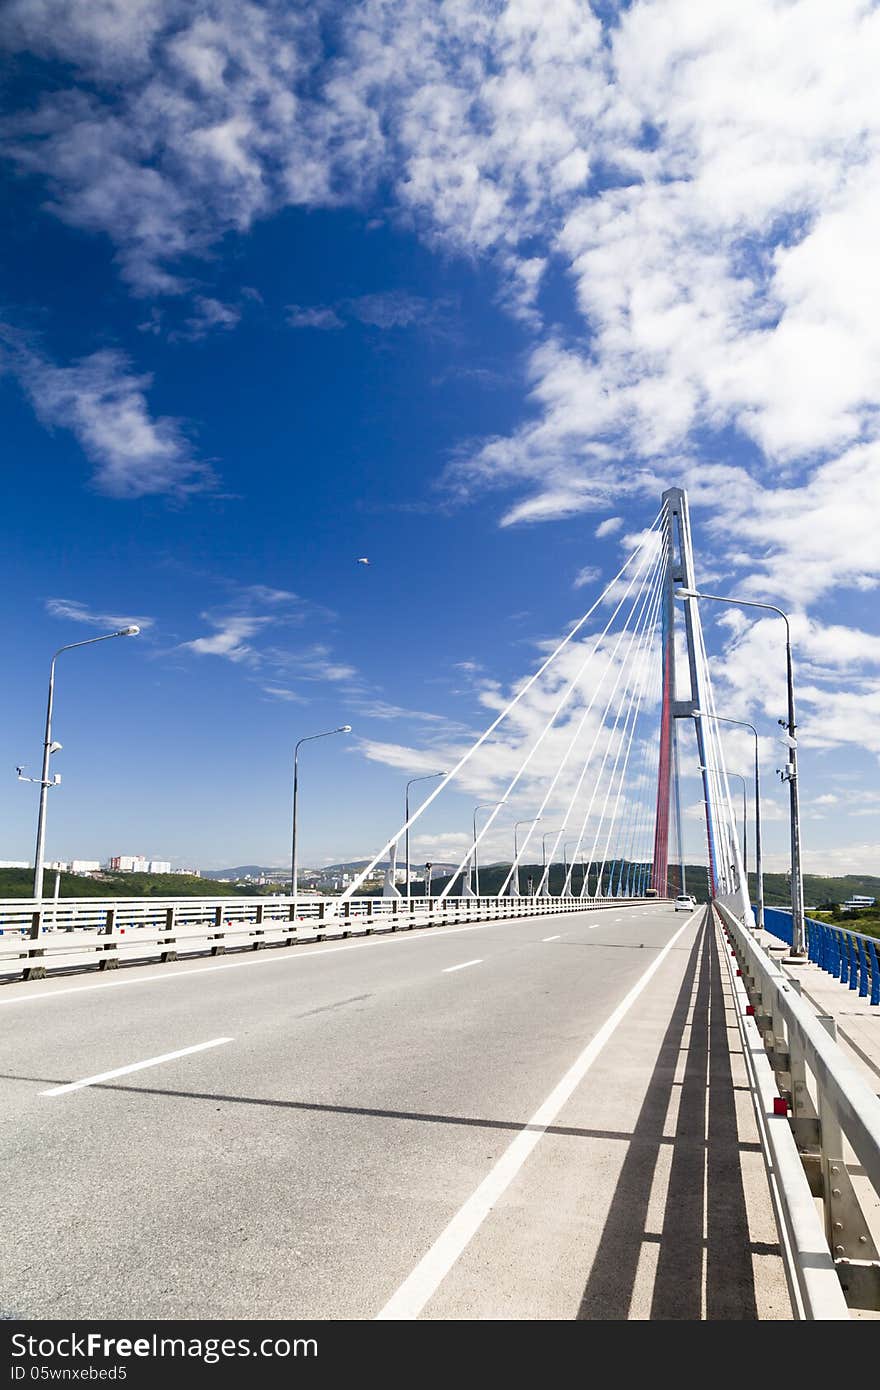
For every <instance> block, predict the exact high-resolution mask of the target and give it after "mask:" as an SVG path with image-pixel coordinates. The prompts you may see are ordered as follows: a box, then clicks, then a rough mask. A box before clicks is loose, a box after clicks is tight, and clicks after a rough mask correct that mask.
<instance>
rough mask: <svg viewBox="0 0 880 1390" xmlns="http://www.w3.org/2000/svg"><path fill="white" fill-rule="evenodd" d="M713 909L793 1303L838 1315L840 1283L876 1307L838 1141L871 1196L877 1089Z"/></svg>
mask: <svg viewBox="0 0 880 1390" xmlns="http://www.w3.org/2000/svg"><path fill="white" fill-rule="evenodd" d="M715 907H716V910H717V911H718V914H719V916H720V918H721V921H722V923H723V926H724V928H725V930H726V932H727V934H728V937H729V940H730V942H731V944H732V946H733V949H734V951H735V957H736V959H735V961H733V960H732V959H731V958H730V957H729V958H728V960H729V963H730V964H731V965H733V964H735V965H737V966H738V970H739V973H738V974H737V975H736V976H734V977H733V983H734V993H735V995H736V996H739V998H738V1002H739V1004H740V1006H741V1008H740V1013H741V1031H742V1033H743V1042H744V1050H745V1055H746V1062H747V1065H748V1066H749V1068H750V1073H751V1079H752V1086H753V1095H754V1097H755V1109H756V1114H757V1115H758V1122H759V1127H760V1129H761V1133H762V1139H763V1140H764V1145H765V1160H766V1161H767V1163H768V1168H769V1170H770V1175H771V1188H772V1189H773V1190H774V1200H775V1201H777V1212H778V1216H779V1218H780V1221H779V1224H780V1234H781V1235H782V1236H783V1245H784V1246H786V1245H787V1247H788V1249H789V1252H790V1255H791V1265H790V1282H791V1281H792V1280H793V1282H794V1284H795V1286H796V1287H795V1289H794V1291H793V1292H794V1293H795V1295H796V1300H795V1303H796V1307H798V1306H800V1307H801V1308H802V1310H803V1311H802V1313H801V1315H802V1316H804V1317H808V1318H836V1317H842V1316H844V1315H845V1313H844V1312H842V1311H841V1305H842V1300H841V1290H842V1294H843V1296H844V1298H845V1303H846V1304H848V1305H849V1306H850V1307H855V1308H867V1309H875V1310H876V1309H878V1308H880V1258H878V1251H877V1248H876V1245H875V1242H874V1236H873V1235H872V1232H871V1230H870V1229H869V1227H868V1224H867V1222H866V1221H865V1217H864V1214H863V1212H862V1207H861V1204H860V1202H859V1200H858V1196H857V1194H856V1191H855V1189H854V1187H853V1183H852V1180H851V1177H850V1174H849V1170H848V1168H847V1154H846V1152H845V1149H846V1145H847V1144H848V1145H849V1147H850V1149H851V1150H852V1153H853V1154H854V1155H855V1159H856V1161H857V1163H858V1164H859V1165H860V1166H861V1169H862V1172H863V1175H864V1177H865V1178H866V1179H867V1181H868V1182H869V1183H870V1185H871V1186H872V1187H873V1189H874V1194H875V1195H876V1196H880V1098H878V1097H877V1096H876V1095H875V1094H874V1092H873V1091H872V1090H871V1087H870V1086H869V1085H868V1084H867V1083H866V1082H865V1081H864V1080H863V1079H862V1077H861V1075H860V1074H859V1072H857V1071H856V1069H855V1067H854V1066H853V1065H852V1064H851V1063H850V1062H849V1061H848V1059H847V1058H846V1057H845V1055H844V1054H843V1052H842V1051H841V1049H840V1047H839V1046H838V1045H837V1043H836V1042H835V1040H834V1039H835V1029H834V1020H833V1019H832V1018H823V1019H820V1018H818V1017H817V1016H816V1015H815V1014H814V1013H813V1011H812V1009H810V1008H809V1006H808V1005H807V1003H806V1002H805V1000H804V999H802V998H801V995H800V987H799V982H798V981H797V980H794V979H792V978H791V977H790V976H788V975H787V974H786V973H785V972H784V971H783V970H782V969H781V968H780V966H779V965H778V963H777V962H776V961H775V960H774V958H773V957H772V956H771V955H770V954H769V952H768V951H766V950H765V949H764V948H763V947H762V946H761V945H759V943H758V942H757V941H756V940H755V939H754V937H753V936H752V934H751V932H749V931H748V930H747V929H746V928H745V927H744V926H743V924H742V922H740V921H739V919H738V918H737V917H735V916H734V914H733V913H732V912H730V911H729V910H728V909H727V908H726V907H724V906H722V905H721V904H719V903H716V904H715ZM789 1112H790V1118H789ZM844 1141H846V1143H845V1142H844ZM814 1198H820V1199H821V1202H822V1213H823V1221H822V1222H820V1220H819V1217H818V1213H817V1209H816V1206H815V1203H814V1200H813V1199H814ZM823 1225H824V1229H823ZM829 1270H832V1271H834V1273H835V1274H836V1281H835V1284H834V1286H832V1285H831V1284H830V1282H829V1280H828V1278H827V1277H826V1276H827V1274H828V1271H829ZM798 1300H799V1304H798Z"/></svg>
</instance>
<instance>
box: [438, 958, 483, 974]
mask: <svg viewBox="0 0 880 1390" xmlns="http://www.w3.org/2000/svg"><path fill="white" fill-rule="evenodd" d="M482 964H483V960H482V957H480V959H479V960H463V961H462V963H461V965H447V967H446V969H445V970H444V971H443V974H444V975H451V974H452V972H453V970H467V968H468V966H469V965H482Z"/></svg>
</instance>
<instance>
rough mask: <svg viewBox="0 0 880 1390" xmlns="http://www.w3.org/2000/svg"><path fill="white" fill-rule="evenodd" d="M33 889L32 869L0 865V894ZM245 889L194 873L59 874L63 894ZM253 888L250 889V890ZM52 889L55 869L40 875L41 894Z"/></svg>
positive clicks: (205, 893)
mask: <svg viewBox="0 0 880 1390" xmlns="http://www.w3.org/2000/svg"><path fill="white" fill-rule="evenodd" d="M33 891H34V874H33V870H32V869H0V898H29V897H31V896H32V894H33ZM247 891H248V890H247V889H242V888H239V887H237V886H236V885H235V884H232V883H211V884H206V883H205V881H204V879H201V878H196V877H195V875H194V874H111V873H102V874H101V876H100V877H99V878H85V877H82V876H80V875H79V874H62V875H61V886H60V892H59V897H62V898H152V897H160V898H225V897H241V896H242V895H243V893H245V892H247ZM251 891H252V890H251ZM54 893H55V870H54V869H47V870H46V872H45V873H44V875H43V897H44V898H51V897H52V896H53V895H54Z"/></svg>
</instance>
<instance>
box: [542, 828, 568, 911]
mask: <svg viewBox="0 0 880 1390" xmlns="http://www.w3.org/2000/svg"><path fill="white" fill-rule="evenodd" d="M562 829H563V830H564V829H565V827H564V826H563V827H562ZM559 834H561V831H560V830H545V831H544V834H543V835H542V836H541V882H542V883H543V884H544V892H545V893H546V894H547V897H548V898H549V896H550V875H549V874H548V873H547V836H548V835H559ZM562 857H563V859H564V858H565V849H564V847H563V852H562ZM550 867H551V869H552V867H553V865H552V864H551V865H550ZM545 877H546V882H545ZM564 882H565V880H564V879H563V883H564ZM542 896H543V894H542Z"/></svg>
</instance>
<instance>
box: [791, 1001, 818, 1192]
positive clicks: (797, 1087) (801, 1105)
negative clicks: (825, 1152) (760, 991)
mask: <svg viewBox="0 0 880 1390" xmlns="http://www.w3.org/2000/svg"><path fill="white" fill-rule="evenodd" d="M791 988H792V989H793V990H794V992H795V994H800V992H801V982H800V980H797V979H793V980H792V981H791ZM788 1058H789V1060H788V1065H789V1074H790V1076H791V1095H790V1100H791V1128H792V1131H793V1133H794V1138H795V1143H796V1144H797V1146H798V1148H799V1149H800V1151H801V1159H802V1161H803V1164H804V1168H805V1169H806V1173H807V1178H808V1180H809V1183H810V1191H811V1192H812V1194H813V1196H814V1197H819V1196H821V1191H822V1171H821V1161H820V1158H819V1117H818V1115H817V1113H816V1107H815V1105H814V1104H813V1097H812V1096H811V1095H810V1091H809V1087H808V1086H807V1068H806V1063H805V1061H804V1053H803V1048H802V1047H801V1046H800V1043H799V1042H798V1038H797V1033H796V1032H795V1030H794V1029H790V1030H789V1034H788Z"/></svg>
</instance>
